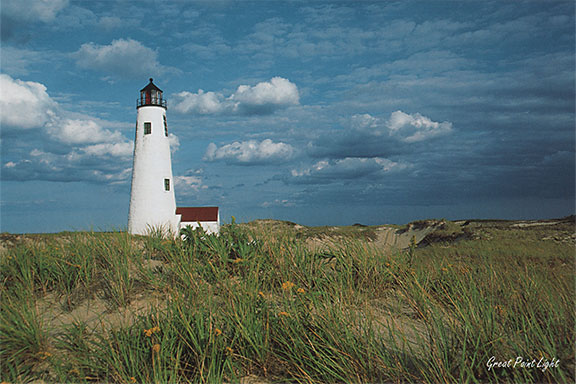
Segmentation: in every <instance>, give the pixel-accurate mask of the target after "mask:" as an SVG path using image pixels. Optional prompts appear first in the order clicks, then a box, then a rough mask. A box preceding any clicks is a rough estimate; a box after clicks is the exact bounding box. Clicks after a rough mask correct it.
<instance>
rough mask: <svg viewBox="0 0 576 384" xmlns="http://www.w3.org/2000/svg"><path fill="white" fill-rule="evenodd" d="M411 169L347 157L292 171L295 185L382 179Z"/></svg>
mask: <svg viewBox="0 0 576 384" xmlns="http://www.w3.org/2000/svg"><path fill="white" fill-rule="evenodd" d="M407 168H410V165H409V164H406V163H400V162H394V161H392V160H389V159H385V158H380V157H374V158H360V157H347V158H344V159H341V160H330V161H328V160H322V161H319V162H317V163H316V164H314V165H312V166H311V167H309V168H305V169H301V170H292V171H291V174H290V175H291V178H289V179H288V180H289V181H291V182H294V183H305V184H328V183H333V182H338V181H344V180H351V179H359V178H362V177H370V178H380V177H382V176H383V175H384V174H386V173H389V172H393V171H399V170H403V169H407Z"/></svg>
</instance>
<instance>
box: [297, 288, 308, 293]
mask: <svg viewBox="0 0 576 384" xmlns="http://www.w3.org/2000/svg"><path fill="white" fill-rule="evenodd" d="M296 292H298V293H306V291H305V290H304V288H298V289H297V290H296Z"/></svg>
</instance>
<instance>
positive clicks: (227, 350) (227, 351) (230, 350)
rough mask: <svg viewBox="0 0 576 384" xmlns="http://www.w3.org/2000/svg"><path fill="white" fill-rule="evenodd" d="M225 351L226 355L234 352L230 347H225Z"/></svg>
mask: <svg viewBox="0 0 576 384" xmlns="http://www.w3.org/2000/svg"><path fill="white" fill-rule="evenodd" d="M226 353H227V354H228V355H231V354H233V353H234V350H233V349H232V348H230V347H226Z"/></svg>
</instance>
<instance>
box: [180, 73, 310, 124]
mask: <svg viewBox="0 0 576 384" xmlns="http://www.w3.org/2000/svg"><path fill="white" fill-rule="evenodd" d="M299 102H300V95H299V92H298V87H297V86H296V84H294V83H292V82H290V80H287V79H284V78H282V77H273V78H272V79H271V80H270V81H263V82H260V83H258V84H256V85H255V86H249V85H240V86H239V87H238V89H237V90H236V92H235V93H233V94H232V95H230V96H229V97H227V98H226V97H224V95H223V94H222V93H219V92H205V91H203V90H202V89H200V90H198V92H197V93H191V92H180V93H177V94H176V95H175V101H174V107H173V108H174V109H175V110H176V111H178V112H180V113H195V114H200V115H214V114H231V113H239V114H266V113H272V112H274V111H275V110H277V109H280V108H285V107H288V106H290V105H298V104H299Z"/></svg>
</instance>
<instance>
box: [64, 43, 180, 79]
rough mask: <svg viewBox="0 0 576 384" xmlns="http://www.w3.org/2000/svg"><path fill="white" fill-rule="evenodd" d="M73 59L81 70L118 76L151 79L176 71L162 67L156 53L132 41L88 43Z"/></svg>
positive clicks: (83, 45) (73, 55)
mask: <svg viewBox="0 0 576 384" xmlns="http://www.w3.org/2000/svg"><path fill="white" fill-rule="evenodd" d="M72 57H73V58H74V59H76V64H78V66H79V67H81V68H85V69H91V70H95V71H103V72H108V73H113V74H115V75H117V76H128V77H138V76H149V75H154V74H162V73H166V72H169V71H174V70H175V69H174V68H169V67H165V66H163V65H161V64H160V63H159V62H158V53H157V52H156V51H155V50H153V49H150V48H148V47H146V46H144V45H142V44H141V43H140V42H138V41H136V40H133V39H118V40H113V41H112V43H110V45H97V44H94V43H85V44H82V46H81V47H80V49H79V50H78V51H77V52H75V53H74V54H72Z"/></svg>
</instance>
